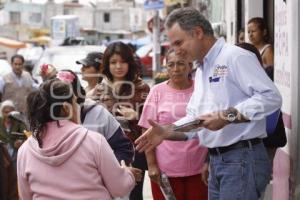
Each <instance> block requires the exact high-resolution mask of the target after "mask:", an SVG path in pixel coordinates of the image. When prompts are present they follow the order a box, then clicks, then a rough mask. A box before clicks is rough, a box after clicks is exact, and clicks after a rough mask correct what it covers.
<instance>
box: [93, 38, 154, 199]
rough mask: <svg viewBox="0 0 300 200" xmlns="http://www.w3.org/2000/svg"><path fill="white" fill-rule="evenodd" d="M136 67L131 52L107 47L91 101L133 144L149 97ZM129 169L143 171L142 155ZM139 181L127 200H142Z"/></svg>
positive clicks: (119, 45) (120, 45) (120, 46)
mask: <svg viewBox="0 0 300 200" xmlns="http://www.w3.org/2000/svg"><path fill="white" fill-rule="evenodd" d="M137 68H138V66H137V64H136V62H135V61H134V56H133V52H132V49H131V48H130V47H129V46H128V45H126V44H124V43H122V42H116V43H112V44H110V45H109V46H108V47H107V49H106V50H105V52H104V56H103V74H104V75H105V76H106V78H104V79H103V80H102V82H101V83H100V84H98V85H97V86H96V88H95V90H94V91H93V95H92V98H93V99H94V100H96V101H97V102H99V103H101V104H103V105H104V106H106V108H107V109H108V110H109V111H110V112H111V113H112V114H113V115H114V116H115V117H116V119H117V120H118V121H119V122H120V124H121V126H122V128H123V130H124V131H125V133H126V134H127V136H128V137H129V138H130V139H131V140H132V141H133V142H134V141H135V139H136V138H137V137H138V136H140V135H141V133H142V129H141V127H139V126H138V120H139V115H140V113H141V112H142V109H143V103H144V101H145V99H146V97H147V95H148V93H149V90H150V88H149V86H148V85H147V84H146V83H144V82H143V80H142V79H141V78H140V77H139V76H138V72H137ZM132 165H133V166H134V167H136V168H140V169H142V170H145V169H147V163H146V159H145V155H144V154H140V153H138V152H136V155H135V159H134V161H133V163H132ZM142 192H143V181H141V182H139V183H138V185H137V186H136V187H135V189H134V190H133V191H132V192H131V194H130V199H133V200H139V199H143V197H142Z"/></svg>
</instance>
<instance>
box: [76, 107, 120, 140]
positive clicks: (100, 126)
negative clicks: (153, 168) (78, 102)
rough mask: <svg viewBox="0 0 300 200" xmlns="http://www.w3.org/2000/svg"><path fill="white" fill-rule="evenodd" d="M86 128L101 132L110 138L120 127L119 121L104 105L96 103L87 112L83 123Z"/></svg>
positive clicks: (107, 138)
mask: <svg viewBox="0 0 300 200" xmlns="http://www.w3.org/2000/svg"><path fill="white" fill-rule="evenodd" d="M82 125H83V126H84V127H85V128H87V129H89V130H91V131H95V132H98V133H101V134H102V135H103V136H104V137H105V138H106V140H109V139H110V138H111V137H112V136H113V134H114V133H115V132H116V131H117V129H118V128H119V127H120V124H119V122H118V121H117V120H116V119H115V118H114V117H113V116H112V115H111V114H110V112H108V111H107V110H106V109H105V108H104V107H103V106H101V105H96V106H94V107H93V108H92V109H91V110H90V111H88V112H87V113H86V116H85V119H84V121H83V124H82Z"/></svg>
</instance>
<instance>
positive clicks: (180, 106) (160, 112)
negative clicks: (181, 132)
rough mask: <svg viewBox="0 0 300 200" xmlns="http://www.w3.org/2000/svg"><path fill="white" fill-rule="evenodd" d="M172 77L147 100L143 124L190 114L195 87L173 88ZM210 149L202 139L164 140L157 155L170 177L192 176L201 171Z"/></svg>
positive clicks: (144, 125)
mask: <svg viewBox="0 0 300 200" xmlns="http://www.w3.org/2000/svg"><path fill="white" fill-rule="evenodd" d="M167 83H168V81H166V82H163V83H160V84H158V85H155V86H154V87H153V88H152V89H151V91H150V93H149V95H148V97H147V100H146V102H145V105H144V108H143V113H142V115H141V118H140V121H139V125H140V126H141V127H143V128H149V127H150V125H149V123H148V119H153V120H154V121H156V122H158V123H159V124H162V125H165V124H171V123H173V122H175V121H177V120H178V119H180V118H182V117H184V116H185V115H186V106H187V103H188V101H189V99H190V97H191V95H192V93H193V90H194V84H193V85H192V87H190V88H188V89H184V90H176V89H174V88H171V87H170V86H169V85H168V84H167ZM206 154H207V149H206V148H203V147H200V146H199V141H198V139H193V140H189V141H186V142H182V141H178V142H177V141H164V142H162V143H161V144H160V145H159V146H158V147H157V148H156V159H157V163H158V166H159V168H160V170H161V171H162V172H165V173H166V174H167V176H170V177H184V176H192V175H196V174H199V173H200V169H201V167H202V166H203V164H204V161H205V158H206Z"/></svg>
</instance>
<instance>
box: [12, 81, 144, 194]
mask: <svg viewBox="0 0 300 200" xmlns="http://www.w3.org/2000/svg"><path fill="white" fill-rule="evenodd" d="M27 106H28V120H29V123H30V128H31V130H32V132H33V137H30V138H29V139H28V140H27V141H26V142H25V143H24V144H23V145H22V146H21V148H20V149H19V154H18V163H17V169H18V183H19V193H20V198H21V199H24V200H27V199H28V200H29V199H30V200H31V199H43V200H50V199H53V200H54V199H55V200H57V199H72V200H76V199H78V200H83V199H84V200H88V199H90V200H96V199H101V200H108V199H112V198H113V197H118V196H124V195H125V194H128V193H129V192H130V191H131V190H132V189H133V188H134V186H135V181H136V180H139V179H140V178H141V175H140V170H138V169H135V168H129V167H126V166H120V165H119V163H118V161H117V159H116V157H115V156H114V154H113V151H112V150H111V148H110V147H109V145H108V143H107V141H106V140H105V138H104V137H103V136H102V135H100V134H88V132H89V130H87V129H86V128H84V127H82V126H80V125H78V121H79V119H80V118H79V116H78V115H79V114H78V113H79V112H78V105H77V103H76V97H75V96H74V95H73V91H72V90H71V89H70V86H69V85H68V84H67V83H64V82H62V81H60V80H56V79H54V80H50V81H47V82H45V83H44V84H43V85H42V86H41V87H40V89H39V90H38V91H35V92H32V93H31V94H30V95H29V96H28V98H27Z"/></svg>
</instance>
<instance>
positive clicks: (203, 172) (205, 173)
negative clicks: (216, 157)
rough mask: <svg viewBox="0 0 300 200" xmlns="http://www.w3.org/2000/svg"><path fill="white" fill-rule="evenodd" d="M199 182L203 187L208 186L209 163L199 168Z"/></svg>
mask: <svg viewBox="0 0 300 200" xmlns="http://www.w3.org/2000/svg"><path fill="white" fill-rule="evenodd" d="M200 172H201V180H202V181H203V183H205V185H208V175H209V163H207V162H206V163H204V165H203V167H202V168H201V171H200Z"/></svg>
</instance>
